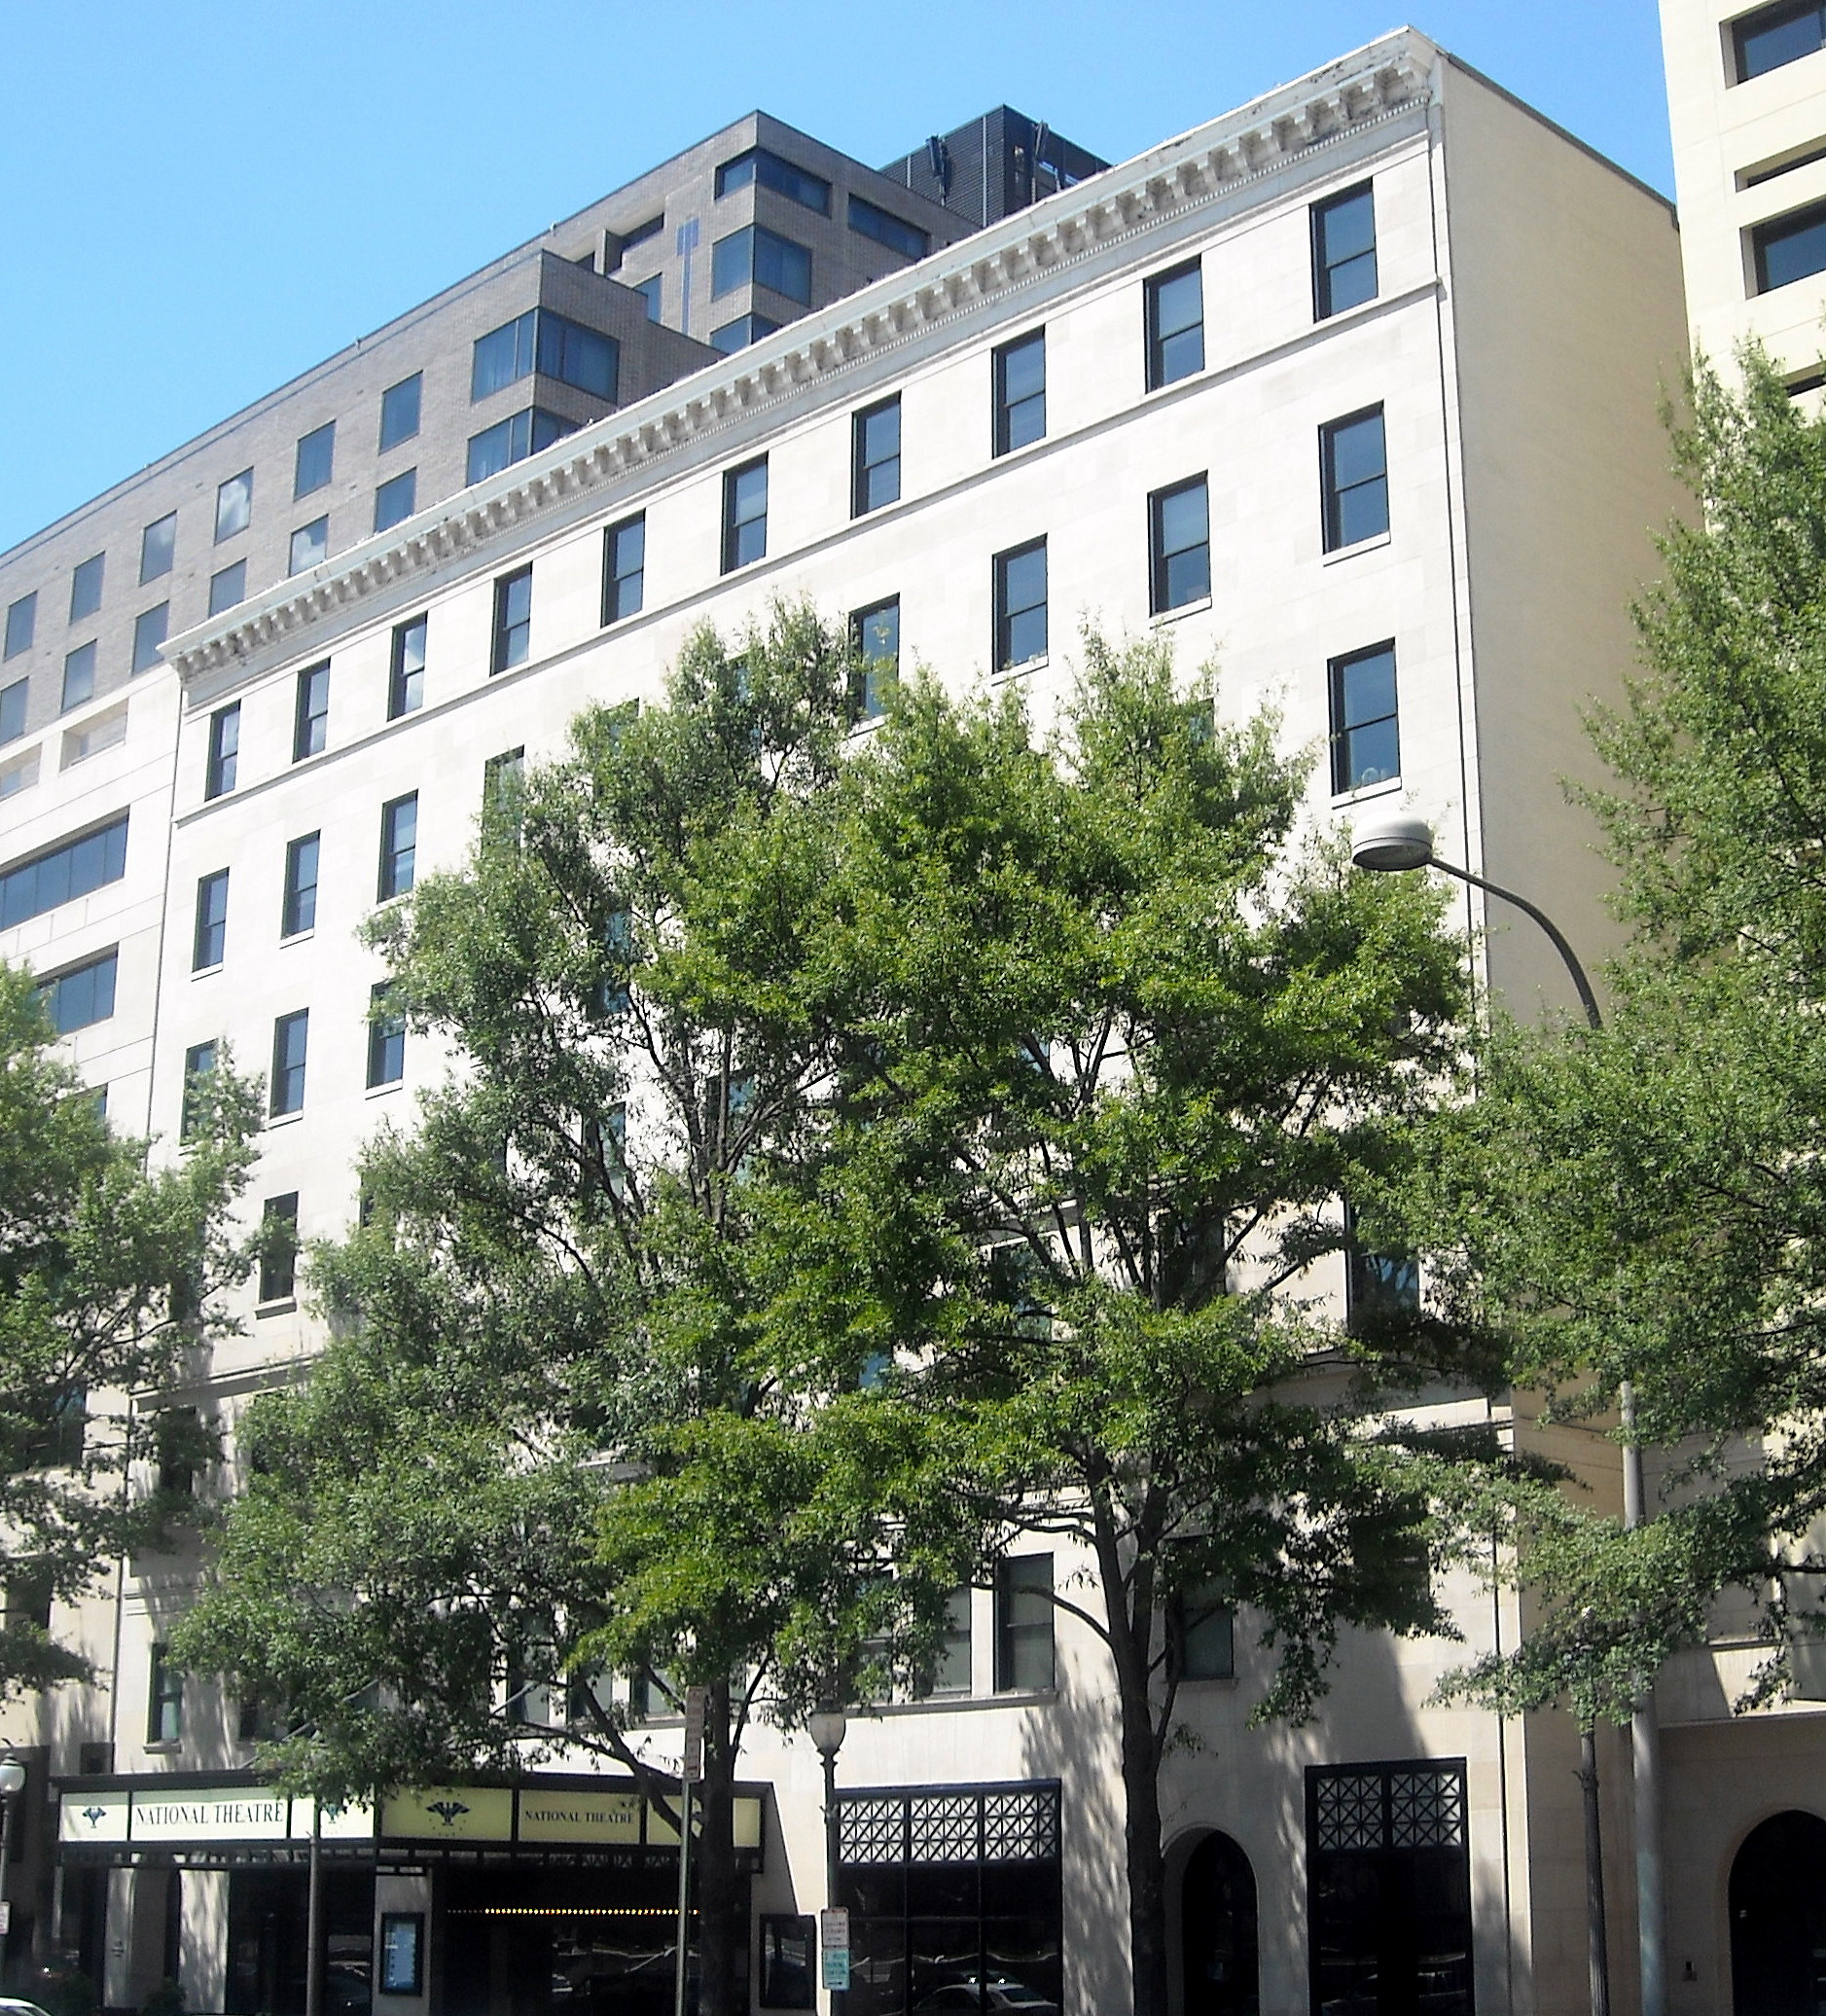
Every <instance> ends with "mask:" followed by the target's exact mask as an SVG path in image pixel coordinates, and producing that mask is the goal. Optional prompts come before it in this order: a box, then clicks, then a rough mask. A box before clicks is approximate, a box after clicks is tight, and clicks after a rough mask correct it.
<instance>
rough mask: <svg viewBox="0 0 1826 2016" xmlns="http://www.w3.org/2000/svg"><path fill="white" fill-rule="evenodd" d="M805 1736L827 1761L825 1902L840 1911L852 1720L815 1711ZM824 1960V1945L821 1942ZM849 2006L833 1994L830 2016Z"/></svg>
mask: <svg viewBox="0 0 1826 2016" xmlns="http://www.w3.org/2000/svg"><path fill="white" fill-rule="evenodd" d="M806 1733H807V1734H808V1735H809V1736H810V1738H811V1744H812V1747H813V1748H814V1749H815V1750H816V1751H817V1753H818V1755H819V1756H820V1757H821V1758H823V1760H824V1901H825V1904H826V1906H827V1907H828V1908H830V1909H831V1910H835V1909H836V1908H837V1874H838V1865H839V1862H840V1859H841V1836H840V1834H839V1832H838V1819H837V1753H838V1751H839V1750H841V1748H842V1747H843V1738H844V1737H845V1736H847V1735H848V1734H849V1717H848V1716H847V1715H846V1714H844V1712H843V1710H841V1708H837V1707H835V1706H831V1705H827V1706H826V1707H824V1708H818V1709H813V1710H812V1711H811V1713H810V1715H809V1716H808V1717H807V1719H806ZM819 1951H820V1956H822V1951H823V1942H822V1941H820V1942H819ZM848 2002H849V1991H848V1990H847V1989H843V1988H833V1989H832V1990H831V2016H844V2011H845V2009H846V2007H847V2005H848Z"/></svg>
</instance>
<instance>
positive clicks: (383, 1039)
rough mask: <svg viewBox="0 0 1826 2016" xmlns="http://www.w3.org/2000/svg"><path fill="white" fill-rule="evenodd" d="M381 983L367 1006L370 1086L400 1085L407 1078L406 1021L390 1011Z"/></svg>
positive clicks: (387, 992)
mask: <svg viewBox="0 0 1826 2016" xmlns="http://www.w3.org/2000/svg"><path fill="white" fill-rule="evenodd" d="M390 991H391V990H390V989H389V988H388V987H387V986H386V985H385V984H384V983H382V984H381V985H380V986H378V987H376V989H375V990H374V992H373V993H372V994H371V996H370V997H369V1003H368V1084H369V1088H370V1090H372V1089H373V1088H374V1087H375V1086H376V1085H397V1084H398V1083H399V1081H400V1080H401V1079H402V1078H403V1077H405V1075H406V1018H405V1017H404V1016H403V1015H401V1014H399V1013H397V1012H396V1011H394V1010H392V1009H390V1008H389V1007H388V1005H387V996H388V994H389V992H390Z"/></svg>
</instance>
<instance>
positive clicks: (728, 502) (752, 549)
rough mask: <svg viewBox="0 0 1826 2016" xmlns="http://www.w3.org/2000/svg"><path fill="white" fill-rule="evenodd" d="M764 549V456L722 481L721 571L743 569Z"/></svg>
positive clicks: (765, 536) (766, 532)
mask: <svg viewBox="0 0 1826 2016" xmlns="http://www.w3.org/2000/svg"><path fill="white" fill-rule="evenodd" d="M767 550H768V464H767V458H766V456H763V457H762V459H761V460H760V461H758V462H750V463H749V464H748V465H747V466H746V467H745V468H742V469H732V470H730V471H729V472H728V473H727V474H726V475H725V477H724V478H723V571H724V573H726V574H728V573H731V572H733V571H734V569H735V568H736V567H745V566H747V565H749V564H750V563H751V562H752V561H754V560H758V559H760V558H763V557H764V556H765V555H766V553H767Z"/></svg>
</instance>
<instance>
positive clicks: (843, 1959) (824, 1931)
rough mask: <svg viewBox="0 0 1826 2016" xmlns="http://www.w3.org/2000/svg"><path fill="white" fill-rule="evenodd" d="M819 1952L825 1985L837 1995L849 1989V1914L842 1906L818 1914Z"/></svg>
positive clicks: (835, 1906)
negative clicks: (822, 1963) (822, 1964)
mask: <svg viewBox="0 0 1826 2016" xmlns="http://www.w3.org/2000/svg"><path fill="white" fill-rule="evenodd" d="M818 1952H819V1955H820V1956H821V1958H822V1959H823V1962H824V1985H825V1987H826V1988H828V1989H830V1990H832V1991H833V1992H834V1993H836V1994H839V1995H841V1994H842V1993H844V1992H845V1991H846V1990H847V1989H848V1987H849V1912H848V1910H847V1909H846V1908H845V1907H844V1906H843V1905H841V1904H835V1905H833V1906H832V1907H831V1908H830V1909H829V1910H826V1911H820V1912H819V1913H818Z"/></svg>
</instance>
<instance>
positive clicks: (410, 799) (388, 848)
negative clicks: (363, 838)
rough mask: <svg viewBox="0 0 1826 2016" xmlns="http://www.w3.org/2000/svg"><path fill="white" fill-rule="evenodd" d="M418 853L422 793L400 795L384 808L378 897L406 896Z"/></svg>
mask: <svg viewBox="0 0 1826 2016" xmlns="http://www.w3.org/2000/svg"><path fill="white" fill-rule="evenodd" d="M417 857H418V794H417V792H416V791H413V792H412V793H410V794H409V795H408V796H406V797H405V798H396V799H394V800H393V801H392V802H391V803H390V804H388V805H385V806H382V807H381V809H380V875H379V882H378V887H377V890H376V900H377V901H379V902H381V903H386V902H388V901H390V900H391V899H392V898H393V897H395V896H403V895H405V894H406V892H407V890H409V889H410V888H411V887H412V877H413V871H414V868H415V865H416V862H417Z"/></svg>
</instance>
